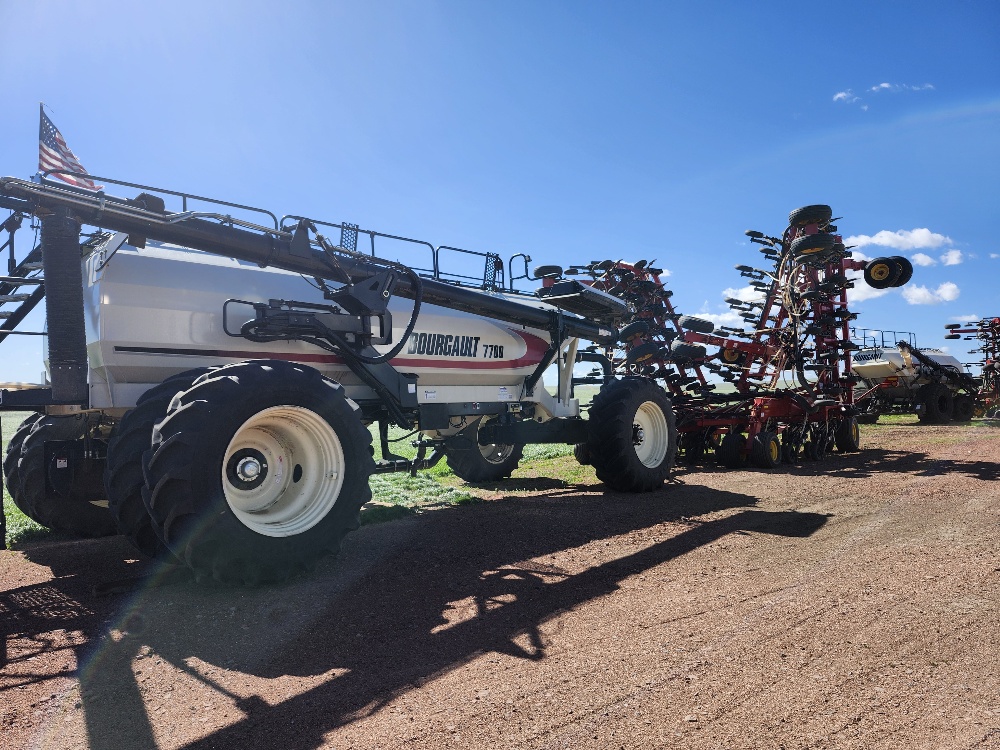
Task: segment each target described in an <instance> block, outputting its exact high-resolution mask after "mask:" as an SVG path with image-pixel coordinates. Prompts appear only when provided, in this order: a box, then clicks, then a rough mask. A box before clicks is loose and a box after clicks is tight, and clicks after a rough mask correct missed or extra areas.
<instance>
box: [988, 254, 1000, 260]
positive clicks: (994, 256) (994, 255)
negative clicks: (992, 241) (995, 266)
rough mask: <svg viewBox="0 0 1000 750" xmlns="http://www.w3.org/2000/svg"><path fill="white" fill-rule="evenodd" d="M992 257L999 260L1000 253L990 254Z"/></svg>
mask: <svg viewBox="0 0 1000 750" xmlns="http://www.w3.org/2000/svg"><path fill="white" fill-rule="evenodd" d="M990 257H991V258H993V259H994V260H996V259H997V258H1000V253H990Z"/></svg>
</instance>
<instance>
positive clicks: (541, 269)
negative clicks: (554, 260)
mask: <svg viewBox="0 0 1000 750" xmlns="http://www.w3.org/2000/svg"><path fill="white" fill-rule="evenodd" d="M562 274H563V269H562V266H536V267H535V270H534V277H535V279H555V278H558V277H560V276H562Z"/></svg>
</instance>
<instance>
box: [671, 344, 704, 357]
mask: <svg viewBox="0 0 1000 750" xmlns="http://www.w3.org/2000/svg"><path fill="white" fill-rule="evenodd" d="M707 353H708V350H707V349H705V347H704V346H702V345H701V344H688V343H685V342H684V341H673V342H671V344H670V359H672V360H673V361H674V362H687V361H689V360H692V359H703V358H704V357H705V355H706V354H707Z"/></svg>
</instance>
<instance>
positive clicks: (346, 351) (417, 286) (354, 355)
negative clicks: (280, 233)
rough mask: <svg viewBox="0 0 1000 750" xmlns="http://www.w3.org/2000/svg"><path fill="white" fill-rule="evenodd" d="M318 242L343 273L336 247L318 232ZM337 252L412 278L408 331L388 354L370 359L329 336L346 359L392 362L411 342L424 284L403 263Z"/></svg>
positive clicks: (345, 251) (337, 338) (333, 334)
mask: <svg viewBox="0 0 1000 750" xmlns="http://www.w3.org/2000/svg"><path fill="white" fill-rule="evenodd" d="M310 228H311V229H312V230H313V231H314V232H315V231H316V227H315V226H314V225H310ZM316 240H317V242H319V245H320V247H321V248H323V255H324V257H326V258H328V259H329V261H330V262H331V263H332V264H333V265H335V266H336V267H337V268H338V269H339V270H341V271H342V272H343V267H342V266H341V265H340V263H338V262H337V256H336V254H335V252H334V247H333V246H332V245H330V243H329V241H328V240H327V239H326V238H325V237H323V235H321V234H319V233H318V232H317V233H316ZM336 251H337V252H342V253H344V254H346V255H350V256H352V257H354V258H355V259H356V260H361V261H363V262H365V263H371V264H373V265H377V266H385V267H386V268H392V269H394V270H396V271H399V272H400V273H403V274H405V275H406V276H408V277H409V278H410V283H411V284H412V286H413V311H412V312H411V313H410V322H409V323H408V324H407V326H406V330H405V331H404V332H403V335H402V337H401V338H400V340H399V343H398V344H396V345H395V346H394V347H393V348H392V349H390V350H389V351H388V352H386V353H385V354H380V355H378V356H377V357H369V356H366V355H364V354H360V353H359V352H356V351H354V349H353V348H352V347H351V345H350V343H349V342H348V341H347V340H346V339H344V338H342V337H340V336H338V335H337V334H335V333H332V332H331V333H330V334H329V336H330V338H331V339H332V340H333V341H334V343H335V344H336V345H337V347H338V349H339V350H340V353H341V354H343V355H344V356H345V357H349V358H350V359H352V360H354V361H355V362H360V363H362V364H365V365H381V364H384V363H386V362H388V361H390V360H391V359H392V358H393V357H395V356H396V355H397V354H399V353H400V352H401V351H403V347H404V346H406V342H407V341H408V340H409V338H410V334H411V333H413V328H414V327H415V326H416V324H417V316H418V315H419V314H420V303H421V301H422V299H423V282H422V281H421V279H420V276H419V275H417V273H416V271H414V270H413V269H412V268H410V267H409V266H405V265H403V264H402V263H397V262H396V261H393V260H386V259H384V258H376V257H374V256H368V255H364V254H363V253H359V252H357V251H354V250H348V249H347V248H336ZM313 343H315V342H313Z"/></svg>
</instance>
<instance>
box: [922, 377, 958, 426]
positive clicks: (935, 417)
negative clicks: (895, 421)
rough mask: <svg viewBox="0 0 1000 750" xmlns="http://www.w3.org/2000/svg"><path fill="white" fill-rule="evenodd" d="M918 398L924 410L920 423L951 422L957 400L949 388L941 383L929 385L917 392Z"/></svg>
mask: <svg viewBox="0 0 1000 750" xmlns="http://www.w3.org/2000/svg"><path fill="white" fill-rule="evenodd" d="M917 397H918V399H919V401H920V403H921V404H923V407H924V408H923V409H921V410H920V421H921V422H924V423H926V424H943V423H945V422H950V421H951V415H952V413H953V412H954V410H955V399H954V397H953V396H952V393H951V391H950V390H948V388H947V386H945V385H942V384H941V383H928V384H927V385H925V386H923V387H921V389H920V390H919V391H918V392H917Z"/></svg>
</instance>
